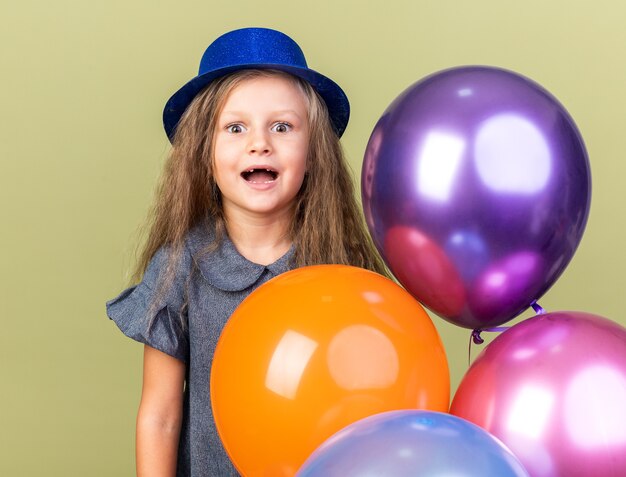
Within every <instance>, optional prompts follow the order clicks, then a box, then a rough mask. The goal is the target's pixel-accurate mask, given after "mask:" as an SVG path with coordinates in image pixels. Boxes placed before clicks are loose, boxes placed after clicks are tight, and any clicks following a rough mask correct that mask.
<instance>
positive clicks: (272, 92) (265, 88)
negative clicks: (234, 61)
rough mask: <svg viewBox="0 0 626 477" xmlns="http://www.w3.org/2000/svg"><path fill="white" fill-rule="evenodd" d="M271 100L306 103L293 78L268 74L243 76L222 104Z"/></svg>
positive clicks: (304, 96)
mask: <svg viewBox="0 0 626 477" xmlns="http://www.w3.org/2000/svg"><path fill="white" fill-rule="evenodd" d="M263 100H272V101H275V102H276V101H278V102H285V103H294V102H296V103H302V104H303V105H305V104H306V95H305V94H304V91H303V90H302V88H301V87H300V86H299V85H298V83H297V80H296V79H295V78H291V77H289V76H287V75H279V74H268V75H262V76H253V77H250V78H243V79H242V80H241V81H240V82H239V83H238V84H237V85H236V86H234V87H233V88H232V89H231V90H230V92H229V93H228V94H227V96H226V100H225V103H224V106H225V107H226V106H228V105H229V104H232V103H240V102H241V103H246V102H250V101H256V102H259V101H261V102H262V101H263Z"/></svg>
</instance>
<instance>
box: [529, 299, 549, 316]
mask: <svg viewBox="0 0 626 477" xmlns="http://www.w3.org/2000/svg"><path fill="white" fill-rule="evenodd" d="M530 306H532V307H533V310H535V313H537V314H538V315H544V314H545V313H546V310H544V309H543V308H542V307H541V305H539V303H537V300H535V301H533V302H532V303H531V304H530Z"/></svg>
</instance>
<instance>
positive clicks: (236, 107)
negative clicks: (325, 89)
mask: <svg viewBox="0 0 626 477" xmlns="http://www.w3.org/2000/svg"><path fill="white" fill-rule="evenodd" d="M308 145H309V127H308V120H307V100H306V97H305V96H304V93H303V92H302V91H301V90H300V89H299V88H298V86H297V85H296V84H294V82H293V81H291V80H290V79H288V78H285V77H282V76H278V75H276V76H268V77H266V76H261V77H258V78H251V79H247V80H245V81H244V82H243V83H241V84H239V85H238V86H236V87H235V88H234V89H233V90H232V91H231V92H230V94H229V95H228V97H227V98H226V102H225V104H224V107H223V108H222V111H221V113H220V114H219V116H218V120H217V130H216V134H215V151H214V175H215V180H216V182H217V185H218V187H219V189H220V191H221V193H222V204H223V207H224V214H225V216H226V218H227V219H229V218H233V217H236V216H239V217H241V216H250V215H252V216H263V217H272V216H276V217H281V216H283V214H285V213H288V212H290V209H291V206H292V205H293V203H294V199H295V197H296V195H297V194H298V191H299V190H300V187H301V186H302V181H303V180H304V174H305V171H306V160H307V153H308Z"/></svg>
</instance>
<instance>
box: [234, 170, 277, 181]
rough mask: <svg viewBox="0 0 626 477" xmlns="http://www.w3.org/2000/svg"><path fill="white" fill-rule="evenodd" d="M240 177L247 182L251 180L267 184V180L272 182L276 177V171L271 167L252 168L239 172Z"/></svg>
mask: <svg viewBox="0 0 626 477" xmlns="http://www.w3.org/2000/svg"><path fill="white" fill-rule="evenodd" d="M241 177H243V178H244V180H246V181H248V182H253V183H255V184H267V183H268V182H273V181H275V180H276V178H277V177H278V172H276V171H275V170H273V169H267V168H261V169H257V168H253V169H248V170H246V171H243V172H242V173H241Z"/></svg>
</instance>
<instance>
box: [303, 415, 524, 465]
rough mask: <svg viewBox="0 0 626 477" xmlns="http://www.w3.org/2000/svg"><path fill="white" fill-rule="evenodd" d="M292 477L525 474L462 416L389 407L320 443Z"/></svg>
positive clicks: (498, 445)
mask: <svg viewBox="0 0 626 477" xmlns="http://www.w3.org/2000/svg"><path fill="white" fill-rule="evenodd" d="M296 476H297V477H346V476H355V477H356V476H361V477H366V476H384V477H432V476H455V477H485V476H494V477H495V476H497V477H528V473H527V472H526V471H525V470H524V467H523V466H522V464H521V463H520V462H519V460H518V459H517V458H516V457H515V456H514V455H513V454H512V453H511V451H510V450H508V449H507V448H506V447H505V446H504V445H503V444H502V443H501V442H500V441H498V439H496V438H494V437H493V436H492V435H490V434H489V433H488V432H487V431H485V430H483V429H481V428H480V427H478V426H476V425H474V424H472V423H471V422H468V421H466V420H464V419H461V418H458V417H455V416H451V415H450V414H444V413H440V412H432V411H418V410H406V411H390V412H384V413H381V414H376V415H374V416H370V417H367V418H365V419H361V420H360V421H357V422H355V423H354V424H351V425H349V426H348V427H346V428H344V429H342V430H341V431H339V432H338V433H336V434H335V435H333V436H332V437H330V438H329V439H328V440H326V442H324V443H323V444H322V445H321V446H320V447H319V448H318V449H317V450H316V451H315V452H313V454H311V456H310V457H309V458H308V459H307V461H306V462H305V463H304V464H303V465H302V467H301V468H300V470H299V471H298V473H297V474H296Z"/></svg>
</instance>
